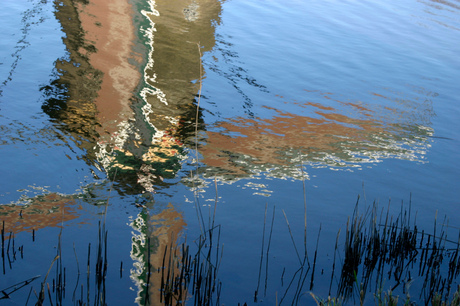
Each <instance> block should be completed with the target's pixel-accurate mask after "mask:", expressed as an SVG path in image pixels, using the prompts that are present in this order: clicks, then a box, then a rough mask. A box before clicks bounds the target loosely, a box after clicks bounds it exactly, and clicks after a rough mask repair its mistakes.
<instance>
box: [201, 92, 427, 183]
mask: <svg viewBox="0 0 460 306" xmlns="http://www.w3.org/2000/svg"><path fill="white" fill-rule="evenodd" d="M312 93H314V92H310V94H312ZM417 94H418V95H422V96H421V98H422V99H424V100H421V101H422V102H421V101H420V100H419V99H418V98H416V99H409V98H405V99H401V98H399V97H392V96H393V95H392V94H391V93H389V92H388V93H387V95H388V96H383V95H381V94H377V93H373V94H372V95H373V96H374V98H375V99H379V100H384V101H379V102H378V103H377V104H376V105H372V104H370V103H362V102H355V103H350V102H342V101H339V100H334V99H333V95H332V94H329V93H320V95H321V99H323V100H322V101H321V103H316V102H305V103H295V104H297V107H298V108H299V109H300V113H290V112H286V111H282V110H279V109H276V108H272V107H266V108H267V109H270V110H272V112H273V115H272V116H271V117H269V118H232V119H228V120H226V121H222V122H219V123H217V124H216V126H215V127H214V128H213V131H208V132H207V133H206V144H205V145H204V146H203V147H202V148H201V149H200V153H201V154H202V155H203V163H205V164H206V165H208V166H210V167H213V168H215V169H219V170H216V171H212V172H210V171H207V172H205V173H206V175H216V174H217V175H221V176H223V177H224V178H225V179H233V178H236V177H245V176H248V175H249V176H252V175H257V174H259V173H260V172H266V173H267V175H268V176H273V177H278V178H297V179H302V173H301V171H300V169H299V166H300V164H309V165H311V166H316V167H330V168H331V169H339V168H360V167H361V166H362V165H363V164H372V163H378V162H381V161H382V160H383V159H384V158H400V159H408V160H412V161H423V159H424V154H425V152H426V149H427V148H428V147H429V141H428V137H429V136H431V135H432V129H431V128H430V127H429V125H430V118H431V116H432V115H433V113H432V105H431V100H430V95H431V94H430V93H423V92H422V93H417ZM423 95H425V97H423ZM434 96H436V95H434ZM419 98H420V97H419ZM332 100H334V103H336V104H337V105H336V106H334V107H332V106H328V105H331V101H332Z"/></svg>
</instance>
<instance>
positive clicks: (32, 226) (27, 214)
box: [0, 193, 81, 234]
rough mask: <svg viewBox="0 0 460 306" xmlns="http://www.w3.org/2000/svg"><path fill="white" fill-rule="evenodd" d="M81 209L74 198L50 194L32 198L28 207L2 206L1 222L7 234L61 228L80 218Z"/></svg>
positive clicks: (0, 211)
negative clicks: (65, 223)
mask: <svg viewBox="0 0 460 306" xmlns="http://www.w3.org/2000/svg"><path fill="white" fill-rule="evenodd" d="M79 209H81V207H77V205H76V201H75V198H74V197H73V196H63V195H60V194H57V193H50V194H46V195H41V196H37V197H34V198H31V199H30V203H28V204H26V205H0V220H1V221H4V222H5V233H9V232H13V233H14V234H17V233H20V232H23V231H27V232H32V230H39V229H42V228H46V227H60V226H61V225H62V224H63V222H66V221H70V220H73V219H76V218H78V215H79V214H78V212H77V210H79Z"/></svg>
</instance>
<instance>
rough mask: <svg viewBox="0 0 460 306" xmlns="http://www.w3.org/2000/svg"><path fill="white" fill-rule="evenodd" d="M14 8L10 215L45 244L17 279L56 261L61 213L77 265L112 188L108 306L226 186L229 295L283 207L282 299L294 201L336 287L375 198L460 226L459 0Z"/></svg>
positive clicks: (7, 147)
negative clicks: (338, 266) (346, 245)
mask: <svg viewBox="0 0 460 306" xmlns="http://www.w3.org/2000/svg"><path fill="white" fill-rule="evenodd" d="M0 20H1V25H2V32H1V34H0V37H1V39H0V82H1V83H0V133H1V134H0V156H1V158H2V163H1V165H0V173H1V178H2V181H1V182H2V184H1V185H0V203H1V204H3V206H2V207H0V215H1V216H2V221H5V228H6V232H9V231H13V232H14V233H15V235H17V239H18V241H20V239H22V240H23V241H25V240H26V239H29V235H31V234H30V232H31V231H32V229H34V230H35V231H36V236H37V239H42V240H40V241H39V242H36V243H33V244H30V248H31V249H32V250H30V251H29V252H32V253H33V254H36V256H35V257H34V259H33V260H30V261H27V260H23V261H19V260H18V262H26V264H25V265H23V266H19V265H17V264H16V265H15V266H14V268H13V267H10V268H9V269H10V270H8V267H7V268H6V269H4V270H3V274H4V276H5V275H6V277H2V278H1V279H0V289H2V288H4V287H6V286H7V285H10V284H13V283H17V282H19V281H22V280H24V279H25V278H27V277H29V275H32V274H33V275H36V274H42V275H43V274H46V271H45V270H44V269H41V268H43V267H44V266H46V268H48V267H49V264H50V263H51V261H52V260H53V258H54V256H55V250H53V246H56V244H57V241H58V233H59V227H60V226H61V225H63V231H62V237H63V239H64V241H65V242H64V244H63V245H64V247H65V248H66V251H65V252H68V253H66V255H67V258H68V260H69V262H70V264H69V265H68V266H67V269H68V271H69V272H68V275H72V272H74V273H75V272H76V269H77V268H76V266H75V263H74V261H73V258H74V257H73V256H74V254H73V253H74V249H75V250H76V251H75V256H77V255H76V254H77V253H78V254H79V255H78V256H77V257H79V258H84V257H85V256H87V253H86V252H87V246H88V243H90V242H92V243H93V245H94V244H95V239H96V238H97V223H98V221H99V220H101V217H100V215H102V214H103V213H104V212H105V205H104V204H105V203H106V202H107V200H108V198H110V200H109V206H108V209H107V217H106V218H104V219H105V220H106V226H107V229H108V235H109V240H108V241H109V243H108V244H109V246H110V249H109V255H110V257H109V262H112V264H111V269H112V270H111V271H112V273H114V274H115V275H116V276H115V277H110V278H109V279H110V284H108V285H107V288H115V289H112V290H110V289H108V291H110V292H111V293H112V294H109V297H108V299H109V304H111V303H118V302H120V299H123V304H131V303H134V302H135V301H137V302H138V303H141V301H142V296H143V292H144V290H145V289H143V288H144V287H143V285H142V283H143V282H145V281H146V277H145V273H146V265H145V261H146V257H145V256H146V254H145V240H146V237H152V239H154V240H155V241H156V244H155V248H156V249H155V250H154V253H155V254H156V255H155V256H156V257H155V256H154V257H152V262H153V263H155V264H158V265H160V264H159V263H160V262H161V258H162V250H163V248H164V246H165V245H169V244H170V243H173V242H175V241H176V240H175V235H182V237H185V236H187V237H189V238H188V239H190V240H192V239H193V238H192V237H196V236H197V235H199V232H200V222H199V221H198V220H197V216H196V215H197V210H196V207H201V208H202V209H203V210H204V212H205V214H207V213H208V209H207V207H212V206H213V205H214V203H215V202H216V199H217V211H216V222H217V223H218V224H220V225H221V242H222V243H223V244H224V245H225V251H224V253H223V254H224V255H223V257H222V259H223V261H222V266H221V267H220V270H219V278H220V279H221V280H222V283H223V287H222V294H221V301H222V302H224V303H233V304H237V303H238V302H240V303H242V302H249V301H251V300H252V299H253V295H254V290H255V288H256V286H257V280H258V272H259V260H260V250H261V246H260V244H261V239H262V232H263V226H264V211H265V207H266V205H267V206H268V209H269V212H270V213H271V211H272V209H275V207H276V209H275V223H274V226H275V232H274V236H273V241H272V244H273V245H272V247H271V256H270V258H271V265H270V270H269V271H268V270H267V273H268V275H269V277H268V279H269V280H270V282H269V290H268V293H267V296H266V297H265V298H264V299H263V301H265V302H266V303H268V304H273V301H275V299H276V298H277V294H279V293H280V292H284V290H285V288H286V287H285V284H284V285H283V284H280V281H279V280H280V278H282V277H283V276H282V275H284V273H285V272H284V271H286V273H287V274H289V273H291V274H292V273H293V271H295V269H296V265H297V262H296V260H297V259H296V256H295V250H294V248H293V244H292V242H291V237H290V234H289V231H288V228H287V226H286V225H287V223H286V219H285V217H284V213H285V214H286V216H287V217H288V218H289V224H290V226H291V229H292V231H293V235H294V237H295V239H296V240H297V244H298V245H299V246H300V245H302V244H303V230H304V215H303V213H304V211H303V210H304V195H306V202H307V212H308V213H307V220H308V229H309V235H308V237H309V238H308V243H309V247H311V248H313V249H314V248H315V242H316V237H317V234H318V232H319V228H320V226H321V240H320V241H321V243H320V245H319V250H320V252H321V254H322V256H321V259H320V260H319V262H318V267H320V268H321V269H322V270H324V271H325V273H324V274H322V273H321V275H318V274H317V276H316V277H317V278H318V280H317V281H316V285H315V287H314V288H313V289H314V290H313V291H314V292H315V293H318V294H319V295H322V296H325V295H327V293H328V292H327V289H328V285H329V275H330V269H331V261H332V256H333V255H332V254H333V252H334V243H335V239H336V235H337V232H338V231H339V229H342V231H343V229H344V228H345V226H346V223H347V217H348V216H350V215H351V214H352V213H353V209H354V207H355V202H356V198H357V196H358V194H360V195H361V200H360V203H361V204H360V205H361V207H362V210H365V209H366V207H367V206H369V205H371V204H372V203H373V202H374V201H376V202H378V203H379V204H380V207H381V208H383V207H385V208H386V207H387V205H388V202H389V201H390V202H391V203H393V205H391V212H392V213H393V214H395V215H396V214H397V213H398V212H399V211H400V209H401V206H400V203H401V202H402V201H404V203H406V204H408V203H409V201H411V203H412V204H411V209H412V210H414V211H417V224H418V226H419V227H420V228H422V229H425V230H428V229H429V230H431V229H432V228H433V220H434V218H435V215H436V212H437V213H438V216H444V215H446V216H448V218H449V225H450V226H449V227H447V231H448V232H449V233H450V234H452V233H453V236H452V237H456V235H457V231H458V226H459V224H460V218H459V217H458V214H457V211H458V205H459V200H458V199H459V198H460V191H459V190H460V188H459V187H460V180H459V174H460V163H459V162H458V151H459V149H460V143H459V141H460V140H459V137H458V135H459V132H460V128H459V125H458V119H459V118H460V105H459V101H458V95H459V93H460V86H459V85H458V84H459V82H458V80H459V79H460V72H459V71H460V60H459V59H458V54H460V44H458V43H457V42H458V41H459V40H460V2H459V1H456V0H450V1H449V0H446V1H413V0H412V1H405V2H398V3H387V2H383V1H377V2H375V1H361V2H356V1H294V0H289V1H277V0H273V1H266V2H263V3H262V2H257V1H239V0H234V1H217V0H196V1H195V0H194V1H172V2H171V1H164V0H157V1H153V0H151V1H150V2H149V1H140V0H131V1H127V0H111V1H95V0H94V1H89V3H85V1H70V0H63V1H61V2H50V1H46V0H43V1H35V0H30V1H25V0H21V1H10V0H6V1H3V2H2V3H1V4H0ZM197 109H198V111H197ZM196 123H197V124H196ZM112 181H113V183H112ZM304 183H305V187H306V194H304V192H303V190H304V185H303V184H304ZM216 191H217V194H216ZM390 199H391V200H390ZM169 203H170V204H169ZM197 204H198V205H197ZM210 213H211V214H212V209H210ZM24 216H26V217H24ZM438 218H439V219H440V218H441V217H438ZM40 237H41V238H40ZM453 239H454V238H453ZM454 240H455V239H454ZM72 243H75V244H76V247H75V246H72ZM342 244H343V242H342ZM26 249H27V248H26ZM29 254H30V253H29ZM26 255H27V253H26ZM121 262H123V266H124V267H125V268H124V271H126V274H125V275H124V276H123V277H119V276H118V275H119V271H118V270H119V266H120V263H121ZM283 269H286V270H283ZM318 269H319V268H318ZM31 271H33V273H31V274H30V273H29V272H31ZM13 272H14V273H13ZM109 272H110V270H109ZM287 274H286V275H287ZM112 275H113V274H112ZM326 275H327V276H326ZM118 278H119V280H118ZM156 281H158V282H159V280H157V279H155V280H152V283H155V282H156ZM323 283H324V284H323ZM77 286H78V284H77ZM156 286H157V285H156ZM414 286H415V287H416V286H417V285H414ZM37 288H38V285H37ZM155 288H158V287H155ZM155 288H154V289H152V290H153V291H152V292H155V290H157V289H155ZM416 288H417V287H416ZM22 290H25V289H22ZM27 290H28V289H27ZM115 292H117V293H115ZM118 292H119V293H118ZM16 294H17V293H16ZM153 294H155V293H153ZM12 297H13V296H12ZM302 299H305V300H304V303H307V302H308V303H311V302H312V300H311V299H309V297H308V296H306V295H305V296H303V297H302ZM16 301H21V302H18V303H22V300H21V299H20V298H18V300H16ZM115 301H117V302H115ZM263 301H260V300H259V302H260V303H263Z"/></svg>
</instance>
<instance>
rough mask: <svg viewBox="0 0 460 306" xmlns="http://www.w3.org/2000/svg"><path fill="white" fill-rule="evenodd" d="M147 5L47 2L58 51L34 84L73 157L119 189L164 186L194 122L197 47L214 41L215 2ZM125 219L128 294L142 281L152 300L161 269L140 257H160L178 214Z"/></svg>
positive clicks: (141, 291)
mask: <svg viewBox="0 0 460 306" xmlns="http://www.w3.org/2000/svg"><path fill="white" fill-rule="evenodd" d="M149 4H150V6H149V7H144V6H143V5H142V3H141V1H139V2H137V1H133V2H132V4H128V3H127V2H126V1H124V0H111V1H92V2H90V3H85V2H83V1H82V2H73V1H71V0H64V1H62V2H61V3H60V4H59V5H56V17H57V19H58V20H59V21H60V22H61V25H62V28H63V31H64V32H65V34H66V36H65V38H63V41H64V43H65V45H66V47H67V50H68V57H67V58H65V59H59V60H58V61H56V75H55V80H53V81H52V82H51V83H50V84H49V85H46V86H43V88H42V92H43V93H44V95H45V97H46V101H45V103H44V104H43V110H44V111H45V112H46V113H47V114H48V115H49V116H50V117H52V118H53V119H54V120H55V121H54V122H55V124H56V126H57V127H58V128H59V129H61V130H62V131H63V132H64V134H65V135H67V138H68V139H71V140H72V141H74V142H75V144H76V145H77V146H78V147H80V148H82V149H84V150H85V152H86V156H84V157H82V158H84V159H85V160H86V161H87V163H88V164H90V165H94V166H96V167H99V168H100V169H101V170H105V171H106V172H107V173H108V174H109V176H110V178H114V180H115V182H114V186H115V188H116V189H117V191H118V193H119V194H121V195H123V194H124V193H128V194H139V193H143V192H145V191H147V192H154V191H155V189H158V188H161V187H165V186H167V183H166V182H163V178H173V177H174V176H175V175H176V173H177V172H178V171H179V169H180V167H181V163H180V162H181V159H183V143H184V142H187V139H188V138H190V137H192V136H193V134H194V130H195V127H194V125H193V123H194V122H195V118H196V116H197V105H196V101H195V97H196V95H197V92H198V84H197V81H199V79H200V77H201V76H202V72H201V71H202V69H203V68H202V66H201V60H200V52H205V51H208V50H210V49H211V48H212V47H213V46H214V44H215V41H214V30H215V25H216V23H219V14H220V10H221V4H220V2H219V1H215V0H212V1H210V0H208V1H206V0H203V1H192V2H190V1H173V2H171V1H156V2H150V3H149ZM133 7H135V8H136V9H139V8H141V9H142V14H143V15H144V18H147V19H148V23H147V24H145V23H142V22H140V25H141V29H142V30H141V33H140V34H138V37H136V34H135V33H136V32H135V30H134V26H133V20H135V19H136V18H139V16H138V15H136V13H135V11H134V10H133ZM143 43H144V44H146V45H144V46H143V45H142V44H143ZM145 46H146V47H145ZM199 48H201V50H199ZM133 50H136V52H133ZM143 57H146V58H147V60H146V61H145V62H144V60H143ZM143 65H144V66H145V67H144V68H142V67H143ZM198 117H201V115H200V114H198ZM200 121H201V119H200ZM145 197H146V198H145V199H147V200H146V203H143V204H139V205H140V206H143V207H145V208H146V206H148V207H149V208H151V206H152V205H153V204H152V203H153V200H152V199H151V198H150V197H151V196H150V195H149V193H146V194H145ZM130 226H131V227H132V228H133V229H134V231H135V232H136V234H134V236H133V250H132V254H131V256H132V258H133V260H134V261H135V264H134V269H133V270H132V271H131V278H132V279H133V281H134V282H135V283H136V285H137V287H138V288H137V290H138V301H137V302H138V303H140V304H142V303H143V299H145V294H146V292H145V288H146V287H145V284H146V283H150V284H151V287H150V293H149V294H150V296H151V297H152V299H153V300H159V291H158V289H159V286H160V280H159V277H160V275H161V274H157V273H153V274H151V275H148V269H147V268H148V264H147V263H148V262H150V263H151V264H152V266H153V267H154V268H155V269H158V268H160V267H161V266H162V265H163V263H162V258H163V254H164V251H165V247H166V246H172V247H174V246H175V243H176V240H177V238H176V237H177V236H178V235H179V234H180V232H181V230H182V228H183V227H184V226H185V223H184V221H183V220H182V216H181V214H179V213H178V212H177V211H175V210H174V209H173V208H172V206H170V207H168V208H167V209H165V210H164V211H162V212H160V213H159V214H150V213H149V212H148V211H147V209H144V210H143V211H142V212H141V213H139V214H138V216H137V217H136V218H134V219H133V220H131V223H130ZM147 237H150V240H151V245H152V250H151V251H152V253H151V257H150V258H147V256H148V254H149V251H147V240H148V238H147ZM147 278H148V280H147Z"/></svg>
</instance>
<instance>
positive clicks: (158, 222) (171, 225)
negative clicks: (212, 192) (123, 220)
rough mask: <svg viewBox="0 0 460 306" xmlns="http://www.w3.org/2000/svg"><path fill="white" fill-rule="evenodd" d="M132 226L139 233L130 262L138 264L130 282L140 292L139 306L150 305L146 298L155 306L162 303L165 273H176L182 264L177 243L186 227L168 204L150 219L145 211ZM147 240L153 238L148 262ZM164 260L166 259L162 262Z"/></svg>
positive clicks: (135, 238)
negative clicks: (171, 256) (171, 253)
mask: <svg viewBox="0 0 460 306" xmlns="http://www.w3.org/2000/svg"><path fill="white" fill-rule="evenodd" d="M147 206H150V205H147ZM131 226H132V227H133V229H134V230H136V231H137V232H138V233H139V235H135V236H134V237H133V244H132V252H131V258H132V259H133V260H135V264H134V268H133V269H132V270H131V279H132V280H133V281H134V282H135V283H136V285H137V288H138V296H137V298H136V302H137V304H139V305H147V304H149V303H148V302H146V298H148V299H149V300H150V303H152V304H155V305H156V304H157V303H159V302H160V296H161V292H160V290H161V281H162V270H164V271H168V269H176V268H177V264H178V262H180V261H181V258H180V256H181V255H180V250H179V249H178V244H177V243H178V238H179V237H180V233H182V231H183V229H184V228H185V227H186V226H187V224H186V223H185V221H184V219H183V216H182V214H181V213H180V212H178V211H177V210H175V208H174V207H173V206H172V205H171V204H168V206H167V207H166V208H165V209H163V210H162V211H160V212H159V213H157V214H152V215H149V214H148V212H147V211H146V210H144V211H142V212H141V213H140V214H139V215H138V216H137V218H136V219H135V220H133V222H132V224H131ZM148 237H150V258H148V254H149V253H148V249H147V247H148ZM171 250H172V251H173V254H174V256H173V260H172V262H169V260H168V259H169V256H170V252H171ZM165 252H166V254H165ZM164 258H166V259H165V261H164V262H163V260H164ZM149 263H150V265H151V266H150V267H151V269H150V271H151V274H150V276H149V275H148V271H149V270H148V268H149V266H148V264H149ZM176 273H177V271H176ZM147 283H148V284H149V286H148V287H147ZM146 289H148V292H146Z"/></svg>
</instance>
